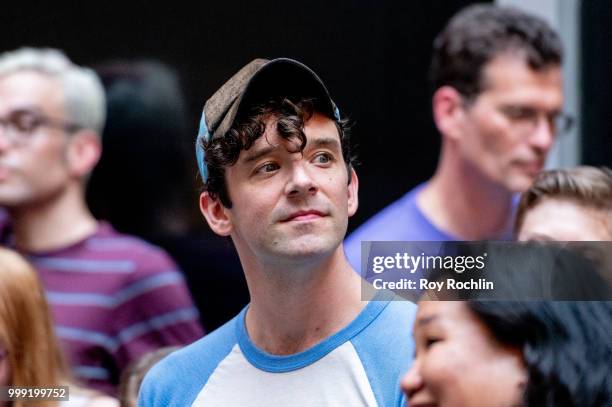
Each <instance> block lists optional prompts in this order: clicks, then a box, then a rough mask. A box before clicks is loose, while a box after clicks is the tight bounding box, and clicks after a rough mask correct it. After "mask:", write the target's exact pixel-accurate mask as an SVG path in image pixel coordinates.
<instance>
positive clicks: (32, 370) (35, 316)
mask: <svg viewBox="0 0 612 407" xmlns="http://www.w3.org/2000/svg"><path fill="white" fill-rule="evenodd" d="M70 377H71V375H70V373H69V369H68V368H67V366H66V364H65V363H64V359H63V356H62V354H61V351H60V348H59V344H58V341H57V339H56V337H55V332H54V331H53V325H52V321H51V315H50V313H49V308H48V306H47V303H46V300H45V294H44V291H43V288H42V286H41V284H40V282H39V280H38V277H37V276H36V272H35V271H34V269H32V267H31V266H30V265H29V264H28V263H26V261H25V260H24V259H23V258H22V257H21V256H19V255H18V254H17V253H15V252H13V251H10V250H7V249H3V248H0V386H13V387H38V388H50V387H57V386H69V390H68V392H69V398H70V400H69V401H62V402H51V401H47V402H43V401H40V402H35V401H15V402H13V403H12V404H10V403H9V402H3V401H0V406H2V407H4V406H9V405H12V406H14V407H25V406H49V407H51V406H74V407H77V406H99V407H103V406H109V407H110V406H118V405H119V403H118V402H117V400H115V399H112V398H110V397H108V396H104V395H102V394H101V393H98V392H95V391H91V390H87V389H85V388H83V387H80V386H77V385H75V383H74V381H72V380H71V379H70Z"/></svg>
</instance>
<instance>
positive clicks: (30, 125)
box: [0, 109, 82, 144]
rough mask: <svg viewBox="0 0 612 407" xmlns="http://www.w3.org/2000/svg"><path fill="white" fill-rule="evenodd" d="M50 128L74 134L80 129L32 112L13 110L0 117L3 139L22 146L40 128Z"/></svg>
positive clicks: (63, 121)
mask: <svg viewBox="0 0 612 407" xmlns="http://www.w3.org/2000/svg"><path fill="white" fill-rule="evenodd" d="M43 126H46V127H51V128H56V129H60V130H63V131H66V132H68V133H74V132H75V131H78V130H80V129H81V128H82V127H81V126H79V125H78V124H75V123H71V122H68V121H65V120H61V119H56V118H52V117H48V116H45V115H43V114H41V113H38V112H35V111H32V110H27V109H23V110H14V111H12V112H10V113H9V114H8V115H7V116H5V117H0V127H1V128H2V133H3V136H4V137H7V138H8V139H9V140H10V141H11V142H13V143H16V144H23V143H25V142H27V141H28V140H29V139H30V137H31V136H32V134H33V133H34V132H35V131H36V130H37V129H38V128H40V127H43Z"/></svg>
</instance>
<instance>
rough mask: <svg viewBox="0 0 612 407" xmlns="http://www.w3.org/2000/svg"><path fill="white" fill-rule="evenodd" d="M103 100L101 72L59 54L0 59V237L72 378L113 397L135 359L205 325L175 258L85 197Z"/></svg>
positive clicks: (182, 340) (34, 52)
mask: <svg viewBox="0 0 612 407" xmlns="http://www.w3.org/2000/svg"><path fill="white" fill-rule="evenodd" d="M104 99H105V98H104V89H103V87H102V84H101V83H100V81H99V79H98V77H97V76H96V74H95V73H94V72H93V71H91V70H89V69H86V68H82V67H79V66H77V65H75V64H73V63H72V62H70V60H68V58H66V56H65V55H64V54H62V53H61V52H60V51H58V50H51V49H33V48H22V49H19V50H17V51H13V52H6V53H4V54H2V55H0V206H2V207H4V208H5V210H6V211H7V213H8V215H9V218H10V222H11V229H12V231H11V232H10V233H8V235H6V236H4V237H3V238H2V240H3V241H4V242H5V243H6V244H8V245H10V246H11V247H14V248H16V249H17V250H18V251H20V252H21V253H23V254H24V255H26V256H27V258H28V259H29V260H30V261H31V262H32V264H33V265H34V267H35V269H36V270H37V272H38V275H39V277H40V279H41V281H42V283H43V286H44V288H45V290H46V295H47V298H48V300H49V302H50V306H51V310H52V312H53V316H54V321H55V324H56V326H55V329H56V332H57V334H58V336H59V339H60V342H61V345H62V346H63V348H64V350H65V352H66V355H67V357H68V361H69V363H70V364H71V366H72V367H73V372H74V374H75V376H76V377H77V378H78V379H79V380H81V381H83V382H85V383H87V384H88V385H90V386H92V387H95V388H97V389H99V390H102V391H105V392H108V393H109V394H112V393H113V392H114V391H115V387H116V385H117V383H118V381H119V375H120V372H121V370H122V369H123V368H124V367H125V366H126V365H127V364H128V363H129V362H130V361H131V360H134V359H136V358H138V357H140V356H141V355H142V354H144V353H146V352H148V351H150V350H153V349H157V348H159V347H163V346H168V345H183V344H186V343H190V342H192V341H194V340H196V339H198V338H199V337H201V336H202V329H201V326H200V324H199V322H198V312H197V310H196V308H195V307H194V306H193V303H192V300H191V298H190V295H189V292H188V290H187V287H186V285H185V282H184V279H183V276H182V274H181V273H180V272H179V271H178V270H177V267H176V265H175V264H174V263H173V261H172V260H171V259H170V258H169V257H168V255H167V254H166V253H165V252H164V251H162V250H161V249H159V248H156V247H154V246H152V245H150V244H148V243H145V242H144V241H142V240H140V239H138V238H135V237H132V236H128V235H122V234H120V233H117V232H116V231H115V230H114V229H113V228H112V226H111V225H110V224H108V223H107V222H99V221H97V220H96V219H95V218H94V217H93V216H92V214H91V212H90V211H89V209H88V207H87V205H86V203H85V197H84V195H85V184H86V180H87V178H88V176H89V174H90V173H91V171H92V169H93V168H94V166H95V165H96V163H97V162H98V159H99V157H100V153H101V140H100V134H101V132H102V128H103V126H104V119H105V102H104Z"/></svg>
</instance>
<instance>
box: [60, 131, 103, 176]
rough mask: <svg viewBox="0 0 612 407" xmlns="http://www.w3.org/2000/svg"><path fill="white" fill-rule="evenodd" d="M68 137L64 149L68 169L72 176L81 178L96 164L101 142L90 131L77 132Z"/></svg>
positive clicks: (95, 134)
mask: <svg viewBox="0 0 612 407" xmlns="http://www.w3.org/2000/svg"><path fill="white" fill-rule="evenodd" d="M68 137H69V140H68V144H67V147H66V162H67V163H68V168H69V170H70V173H71V174H72V175H73V176H75V177H78V178H83V177H85V176H87V175H88V174H89V173H90V172H91V171H92V170H93V169H94V167H95V166H96V164H98V161H99V160H100V156H101V154H102V140H100V136H99V135H98V134H97V133H95V132H94V131H91V130H79V131H77V132H76V133H74V134H71V135H69V136H68Z"/></svg>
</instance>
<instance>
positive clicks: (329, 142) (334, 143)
mask: <svg viewBox="0 0 612 407" xmlns="http://www.w3.org/2000/svg"><path fill="white" fill-rule="evenodd" d="M309 147H311V148H319V147H329V148H336V149H340V141H338V139H337V138H335V137H322V138H318V139H315V140H313V142H312V144H311V145H310V146H309Z"/></svg>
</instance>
